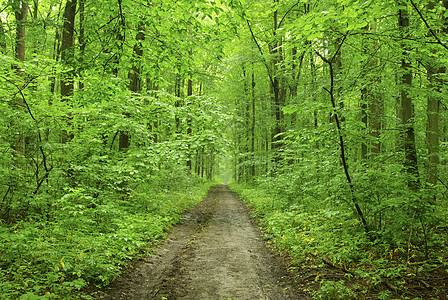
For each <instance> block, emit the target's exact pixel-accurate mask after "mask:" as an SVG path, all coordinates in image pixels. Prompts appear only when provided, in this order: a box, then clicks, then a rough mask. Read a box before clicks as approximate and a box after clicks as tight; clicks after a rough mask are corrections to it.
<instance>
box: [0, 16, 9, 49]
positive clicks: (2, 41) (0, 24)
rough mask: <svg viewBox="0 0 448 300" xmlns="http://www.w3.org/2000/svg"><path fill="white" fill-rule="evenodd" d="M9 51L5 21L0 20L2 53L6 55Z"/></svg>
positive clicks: (0, 47) (0, 46)
mask: <svg viewBox="0 0 448 300" xmlns="http://www.w3.org/2000/svg"><path fill="white" fill-rule="evenodd" d="M7 50H8V49H7V43H6V33H5V28H4V27H3V21H2V19H1V18H0V53H3V54H6V52H7Z"/></svg>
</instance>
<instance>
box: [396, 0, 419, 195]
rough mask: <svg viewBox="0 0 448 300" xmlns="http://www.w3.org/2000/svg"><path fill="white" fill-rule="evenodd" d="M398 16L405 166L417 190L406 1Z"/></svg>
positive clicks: (416, 162)
mask: <svg viewBox="0 0 448 300" xmlns="http://www.w3.org/2000/svg"><path fill="white" fill-rule="evenodd" d="M400 7H401V8H400V9H399V12H398V13H399V17H398V26H399V29H400V31H401V37H402V39H403V41H402V47H403V49H402V57H401V70H400V72H401V76H400V81H399V82H400V100H401V114H402V116H401V117H402V120H401V122H402V130H403V133H404V136H403V139H404V153H405V160H404V168H405V170H406V172H407V174H408V176H409V179H408V185H409V187H410V188H411V189H412V190H417V189H418V187H419V177H420V174H419V170H418V161H417V149H416V146H415V131H414V121H415V119H414V118H415V114H414V105H413V101H412V96H411V88H412V71H411V62H410V61H409V57H408V55H407V52H408V50H409V48H408V47H409V46H408V44H407V43H406V41H405V40H406V39H408V38H409V12H408V10H407V8H406V3H404V2H401V3H400Z"/></svg>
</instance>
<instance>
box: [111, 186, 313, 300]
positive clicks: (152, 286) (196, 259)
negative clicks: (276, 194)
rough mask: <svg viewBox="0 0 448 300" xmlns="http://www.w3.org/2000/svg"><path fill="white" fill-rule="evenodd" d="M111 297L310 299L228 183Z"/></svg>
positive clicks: (217, 188)
mask: <svg viewBox="0 0 448 300" xmlns="http://www.w3.org/2000/svg"><path fill="white" fill-rule="evenodd" d="M106 299H138V300H141V299H194V300H201V299H204V300H214V299H216V300H223V299H239V300H240V299H241V300H243V299H254V300H255V299H256V300H260V299H306V297H305V296H304V295H302V294H300V292H298V291H297V290H296V289H295V288H294V285H293V284H292V283H291V278H290V277H289V275H288V273H287V271H286V270H285V269H284V267H283V266H282V264H281V262H280V260H279V259H278V258H277V257H276V256H274V255H273V254H272V253H271V252H270V251H269V250H268V249H267V248H266V246H265V245H264V242H263V241H262V240H261V238H260V232H259V230H258V228H257V227H256V226H255V225H254V224H253V223H252V222H251V221H250V219H249V217H248V213H247V209H246V207H245V206H244V204H243V203H242V202H241V201H240V200H239V199H238V196H237V195H236V194H235V193H233V192H232V191H231V190H230V189H229V188H228V187H227V186H226V185H217V186H214V187H212V188H211V189H210V191H209V193H208V196H207V198H206V199H205V200H204V201H203V202H201V203H200V204H199V205H197V206H196V207H195V208H193V209H192V210H190V211H189V212H188V213H187V214H185V215H184V217H183V221H182V223H181V224H180V225H178V226H176V227H175V228H174V229H173V231H172V233H170V235H169V237H168V239H167V241H166V243H164V244H163V245H162V246H161V247H160V248H159V249H158V250H157V252H156V254H155V255H152V256H149V257H147V259H146V260H145V261H143V262H141V263H140V264H139V265H138V266H137V268H136V269H135V270H134V271H133V272H132V273H131V274H129V275H127V276H123V278H121V279H120V280H118V281H117V282H116V284H115V287H114V289H113V290H111V291H109V295H108V296H107V297H106Z"/></svg>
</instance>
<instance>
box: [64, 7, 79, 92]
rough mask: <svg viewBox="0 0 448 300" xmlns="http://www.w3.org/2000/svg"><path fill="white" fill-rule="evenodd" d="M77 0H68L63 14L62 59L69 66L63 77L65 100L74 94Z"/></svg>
mask: <svg viewBox="0 0 448 300" xmlns="http://www.w3.org/2000/svg"><path fill="white" fill-rule="evenodd" d="M76 3H77V0H67V2H66V4H65V9H64V14H63V17H62V18H63V21H64V24H63V27H62V42H61V61H62V63H63V64H64V66H65V67H66V68H67V70H66V74H64V75H63V76H62V78H61V97H62V100H63V101H67V97H70V96H72V95H73V90H74V72H73V70H71V68H73V67H74V66H73V63H74V57H75V48H74V32H75V15H76Z"/></svg>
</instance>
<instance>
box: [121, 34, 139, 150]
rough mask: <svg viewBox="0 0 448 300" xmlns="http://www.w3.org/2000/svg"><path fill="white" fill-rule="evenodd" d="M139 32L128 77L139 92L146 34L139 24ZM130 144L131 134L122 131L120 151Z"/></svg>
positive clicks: (132, 87)
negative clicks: (143, 43)
mask: <svg viewBox="0 0 448 300" xmlns="http://www.w3.org/2000/svg"><path fill="white" fill-rule="evenodd" d="M137 30H138V32H137V35H136V37H135V39H136V43H135V45H134V53H133V56H132V69H131V71H129V74H128V79H129V80H130V81H129V89H130V90H131V91H132V92H134V93H138V92H140V91H141V62H140V60H141V58H142V56H143V45H142V42H143V41H144V40H145V34H144V33H143V28H142V27H141V26H138V28H137ZM125 117H129V115H128V114H125ZM129 146H130V136H129V133H128V132H125V131H123V130H122V131H120V137H119V141H118V151H124V150H125V149H128V148H129Z"/></svg>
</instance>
